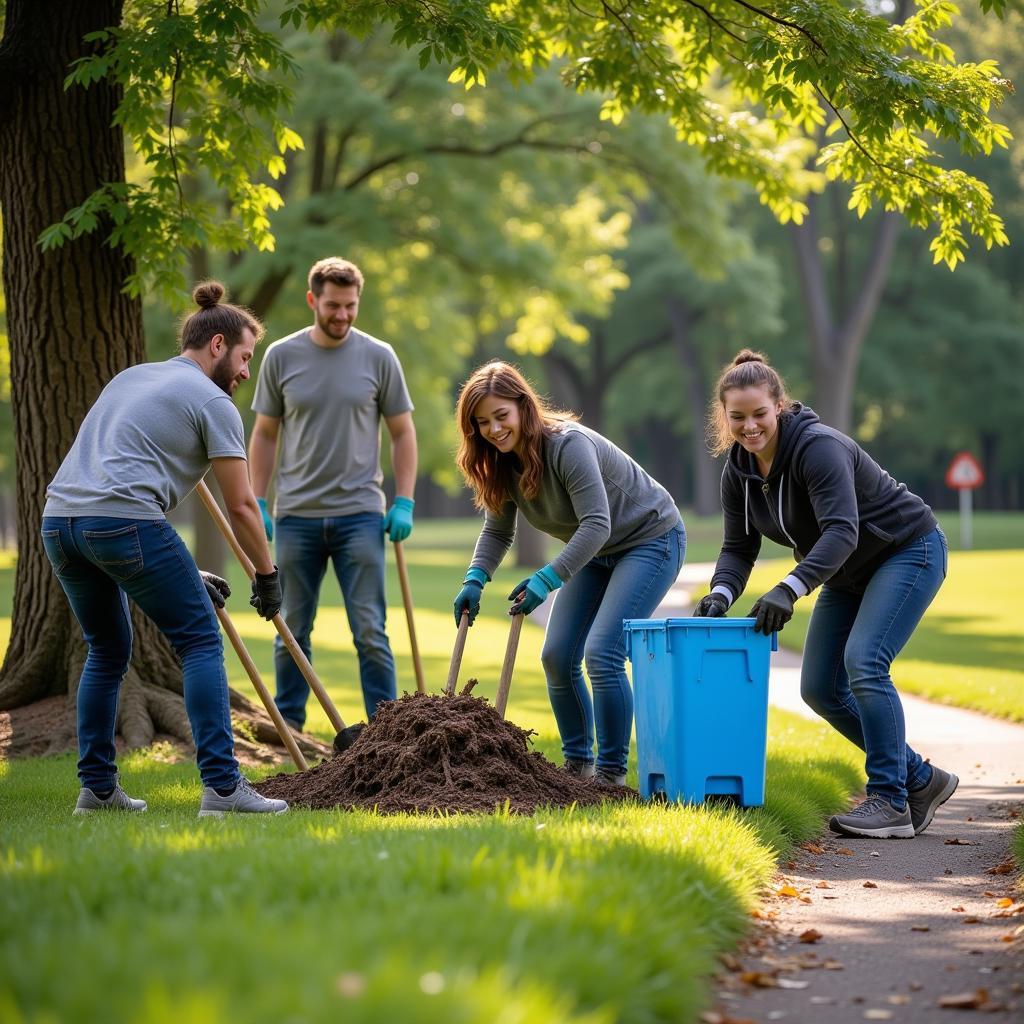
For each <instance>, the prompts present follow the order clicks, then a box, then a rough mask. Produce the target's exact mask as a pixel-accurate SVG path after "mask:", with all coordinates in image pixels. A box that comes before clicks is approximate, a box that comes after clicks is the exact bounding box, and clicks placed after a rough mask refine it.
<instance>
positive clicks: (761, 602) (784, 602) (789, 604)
mask: <svg viewBox="0 0 1024 1024" xmlns="http://www.w3.org/2000/svg"><path fill="white" fill-rule="evenodd" d="M795 602H796V594H794V593H793V591H792V590H790V589H789V587H787V586H786V584H785V583H779V584H778V585H776V586H774V587H772V589H771V590H769V591H768V593H767V594H763V595H762V596H761V597H759V598H758V599H757V600H756V601H755V602H754V607H753V608H751V609H750V611H749V612H747V617H748V618H752V619H753V618H756V619H757V621H756V622H755V623H754V632H755V633H764V634H765V635H766V636H767V634H769V633H778V632H781V630H782V627H783V626H784V625H785V624H786V623H787V622H789V620H790V619H791V618H793V604H794V603H795Z"/></svg>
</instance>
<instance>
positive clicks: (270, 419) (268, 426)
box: [218, 413, 281, 498]
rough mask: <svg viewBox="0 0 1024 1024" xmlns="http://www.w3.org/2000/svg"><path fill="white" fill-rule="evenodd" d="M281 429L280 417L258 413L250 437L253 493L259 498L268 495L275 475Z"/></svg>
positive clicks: (250, 469) (250, 466)
mask: <svg viewBox="0 0 1024 1024" xmlns="http://www.w3.org/2000/svg"><path fill="white" fill-rule="evenodd" d="M280 430H281V419H280V417H278V416H265V415H264V414H263V413H257V414H256V425H255V426H254V427H253V428H252V436H251V437H250V438H249V476H250V477H251V478H252V490H253V493H254V494H255V495H256V496H257V497H259V498H265V497H266V496H267V490H268V488H269V487H270V481H271V479H272V478H273V476H274V462H275V460H276V459H277V435H278V433H279V432H280ZM218 482H219V480H218Z"/></svg>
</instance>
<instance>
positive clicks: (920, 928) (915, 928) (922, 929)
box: [910, 924, 931, 932]
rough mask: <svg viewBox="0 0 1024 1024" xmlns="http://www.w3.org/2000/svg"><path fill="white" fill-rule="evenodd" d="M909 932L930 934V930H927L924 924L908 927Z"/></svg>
mask: <svg viewBox="0 0 1024 1024" xmlns="http://www.w3.org/2000/svg"><path fill="white" fill-rule="evenodd" d="M910 930H911V931H912V932H930V931H931V928H929V927H928V925H926V924H912V925H911V926H910Z"/></svg>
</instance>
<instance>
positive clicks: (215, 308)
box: [179, 281, 264, 352]
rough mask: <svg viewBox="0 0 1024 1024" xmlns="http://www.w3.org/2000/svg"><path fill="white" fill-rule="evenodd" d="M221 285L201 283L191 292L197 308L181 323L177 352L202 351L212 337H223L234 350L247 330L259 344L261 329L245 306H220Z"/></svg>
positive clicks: (261, 326) (222, 303) (222, 290)
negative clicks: (198, 349) (200, 349)
mask: <svg viewBox="0 0 1024 1024" xmlns="http://www.w3.org/2000/svg"><path fill="white" fill-rule="evenodd" d="M222 298H224V285H222V284H221V283H220V282H219V281H200V282H199V284H197V285H196V286H195V288H193V289H192V301H193V302H194V303H195V304H196V305H197V306H198V307H199V308H198V309H197V310H196V311H195V312H194V313H191V314H189V315H188V316H186V317H185V318H184V320H182V322H181V340H180V348H179V351H181V352H186V351H188V350H189V349H197V348H202V347H203V346H204V345H206V344H207V342H209V340H210V339H211V338H212V337H213V336H214V335H215V334H223V335H224V340H225V341H226V342H227V343H228V348H234V347H235V345H237V344H238V343H239V342H240V341H241V340H242V334H243V332H244V331H245V330H246V328H248V329H249V330H250V331H252V333H253V334H254V335H255V337H256V341H257V342H259V341H260V339H262V337H263V333H264V327H263V324H261V323H260V321H259V319H258V318H257V317H256V316H255V314H253V313H252V312H250V311H249V310H248V309H246V308H245V307H244V306H232V305H231V303H229V302H221V301H220V300H221V299H222Z"/></svg>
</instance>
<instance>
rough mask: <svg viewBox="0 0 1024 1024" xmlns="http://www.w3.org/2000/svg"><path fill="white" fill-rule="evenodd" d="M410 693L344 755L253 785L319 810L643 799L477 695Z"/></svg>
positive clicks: (487, 807)
mask: <svg viewBox="0 0 1024 1024" xmlns="http://www.w3.org/2000/svg"><path fill="white" fill-rule="evenodd" d="M475 682H476V680H470V681H469V683H468V684H467V686H466V688H465V689H464V690H463V691H462V693H460V694H458V695H457V696H451V697H448V696H443V695H442V696H438V695H434V694H427V693H413V694H407V695H406V696H403V697H400V698H399V699H398V700H395V701H391V702H389V703H387V704H382V705H381V706H380V708H379V709H378V711H377V714H376V716H375V717H374V720H373V721H372V722H370V723H369V724H368V725H367V726H366V728H365V729H364V730H363V731H362V733H361V734H360V736H359V738H358V739H357V740H356V742H355V743H354V744H353V745H352V746H351V747H349V749H348V750H346V751H345V752H344V753H342V754H339V755H337V756H336V757H334V758H333V759H332V760H330V761H325V762H323V763H322V764H319V765H317V766H316V767H315V768H311V769H310V770H309V771H305V772H299V773H297V774H291V775H275V776H274V777H273V778H269V779H266V780H265V781H264V782H262V783H260V784H259V785H258V786H257V787H256V788H257V789H258V790H259V791H260V792H261V793H263V794H264V795H265V796H273V797H278V798H281V799H284V800H287V801H288V802H289V803H291V804H293V805H296V806H300V807H309V808H313V809H327V808H334V807H341V808H347V809H355V808H363V809H367V810H370V809H374V808H375V809H376V810H377V811H378V812H381V813H385V814H393V813H399V812H410V811H411V812H417V811H419V812H468V813H485V814H486V813H493V812H494V811H496V810H502V809H503V808H504V807H505V806H506V804H507V806H508V808H509V810H510V811H511V812H512V813H514V814H533V813H534V811H536V810H537V809H538V808H539V807H568V806H569V805H571V804H581V805H589V804H599V803H601V802H603V801H630V800H639V795H638V794H637V792H636V791H635V790H632V789H629V788H627V787H625V786H603V785H597V784H595V783H594V782H592V781H589V780H588V781H584V780H581V779H579V778H577V777H575V776H572V775H569V774H567V773H566V772H565V771H564V770H563V769H561V768H559V767H557V766H556V765H554V764H552V763H551V762H550V761H548V760H547V758H545V757H544V755H543V754H541V753H539V752H537V751H534V750H531V749H530V746H531V743H532V741H531V739H530V737H531V736H532V735H533V733H532V732H531V731H527V730H525V729H522V728H520V727H519V726H518V725H516V724H515V723H513V722H509V721H507V720H506V719H504V718H502V717H501V715H499V714H498V712H497V711H496V710H495V709H494V707H493V706H492V705H491V704H490V702H489V701H487V700H486V699H484V698H482V697H474V696H472V695H471V694H470V693H469V691H470V690H471V689H472V687H473V685H474V683H475Z"/></svg>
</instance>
